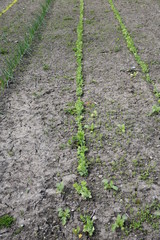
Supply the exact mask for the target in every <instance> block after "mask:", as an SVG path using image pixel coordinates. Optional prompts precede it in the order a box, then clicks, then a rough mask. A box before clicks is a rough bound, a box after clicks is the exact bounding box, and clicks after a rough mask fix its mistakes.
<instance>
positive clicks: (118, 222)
mask: <svg viewBox="0 0 160 240" xmlns="http://www.w3.org/2000/svg"><path fill="white" fill-rule="evenodd" d="M126 220H127V217H126V215H123V216H121V215H120V214H118V216H117V218H116V221H115V223H114V224H112V231H113V232H114V231H115V230H116V229H117V228H120V229H121V230H122V231H124V223H125V221H126Z"/></svg>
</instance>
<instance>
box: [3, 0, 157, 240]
mask: <svg viewBox="0 0 160 240" xmlns="http://www.w3.org/2000/svg"><path fill="white" fill-rule="evenodd" d="M126 2H127V1H122V5H121V4H120V3H119V2H116V6H117V8H120V7H121V8H122V9H123V14H122V9H120V10H121V14H122V15H123V17H124V16H125V17H126V20H128V19H129V16H130V15H129V14H130V13H128V12H127V11H128V9H130V6H129V5H127V3H126ZM138 2H140V1H138ZM148 2H149V1H148ZM125 3H126V4H125ZM123 4H124V5H123ZM136 4H138V3H136ZM136 4H135V5H134V4H133V6H132V11H134V10H133V9H134V6H136ZM124 6H125V7H124ZM124 8H126V12H124V11H125V9H124ZM157 8H159V10H160V6H159V5H157ZM156 13H157V12H155V13H154V14H155V15H156ZM138 14H139V13H138V12H135V14H134V15H133V16H132V18H133V19H132V21H131V22H134V21H133V20H134V18H135V19H138V17H137V16H138ZM144 16H145V17H144V19H147V15H145V12H144ZM157 17H158V15H157ZM78 19H79V1H77V0H76V1H75V0H68V1H67V2H66V1H65V0H60V1H55V3H54V4H53V5H52V8H51V9H50V12H49V14H48V16H47V20H46V24H45V26H44V27H43V29H41V38H40V39H41V41H40V39H37V40H36V42H35V44H34V46H33V52H32V56H30V57H28V58H27V57H26V58H25V60H24V67H23V69H21V66H20V69H19V71H17V73H16V74H15V79H14V83H12V84H10V87H9V89H7V90H6V91H5V92H4V93H3V94H2V95H1V99H0V132H1V135H0V142H1V144H0V181H1V182H0V189H1V196H0V216H1V215H3V214H10V215H12V216H13V217H14V218H16V221H15V223H14V224H13V225H12V227H11V228H9V229H2V230H0V237H1V239H5V240H11V239H13V240H17V239H18V240H19V239H34V240H35V239H37V240H40V239H47V240H48V239H53V240H56V239H57V240H64V239H67V240H72V239H73V240H74V239H77V237H76V236H74V235H73V233H72V229H73V228H75V227H77V226H80V227H81V231H82V223H81V221H80V218H79V216H80V214H84V213H87V214H89V215H92V217H93V219H94V226H95V233H94V235H93V236H92V237H88V236H87V235H86V234H84V233H82V234H83V236H82V239H83V240H85V239H94V240H100V239H101V240H119V239H126V240H129V239H132V240H140V239H145V240H151V239H153V240H159V239H160V236H159V230H158V229H154V228H153V222H155V221H153V222H152V221H151V220H150V221H149V222H146V221H145V222H144V223H143V224H142V227H143V228H142V230H132V231H131V232H130V233H129V235H128V236H127V235H125V233H124V232H123V231H121V230H120V229H117V231H115V232H112V231H111V225H112V224H113V223H114V222H115V219H116V217H117V215H118V214H121V215H123V214H126V215H127V217H128V219H127V221H126V224H125V227H126V228H127V226H129V223H130V222H131V220H132V219H136V217H135V216H136V213H137V211H138V210H139V209H141V210H143V209H145V207H146V206H147V205H151V204H153V203H155V201H156V203H158V204H160V192H159V188H160V174H159V173H160V161H159V156H160V147H159V146H160V143H159V142H160V137H159V131H160V125H159V123H160V117H159V115H157V116H152V117H151V116H149V113H150V112H151V109H152V106H153V105H154V104H156V99H155V97H154V95H153V93H152V89H151V88H150V85H149V84H148V83H146V82H145V81H144V79H143V75H142V73H141V70H140V69H139V67H138V66H137V64H136V62H135V60H134V57H133V56H132V55H131V54H130V52H129V51H128V49H127V47H126V43H125V41H124V39H123V36H122V34H121V32H120V30H119V27H118V26H119V25H118V23H117V21H116V20H115V18H114V14H113V12H112V11H111V10H110V7H109V4H108V3H107V1H103V0H101V1H100V2H97V0H93V1H88V0H85V12H84V51H83V53H84V59H83V73H84V82H85V86H84V96H83V101H84V103H85V106H86V107H85V120H84V125H89V126H90V125H91V124H92V123H94V126H95V129H94V130H93V131H90V130H89V129H88V128H87V129H86V130H85V131H86V144H87V147H88V149H89V152H88V154H87V158H88V161H89V163H90V164H89V176H88V177H87V178H86V179H85V180H86V181H87V185H88V187H89V189H91V192H92V199H91V200H89V201H85V200H83V199H82V198H81V197H79V196H78V195H77V194H76V193H75V190H74V189H73V183H74V182H76V181H77V182H79V181H80V180H82V178H81V177H79V175H78V173H77V170H76V168H77V156H76V148H75V147H74V146H71V147H70V146H69V145H68V140H69V139H70V138H71V137H72V136H73V135H75V133H76V131H77V130H76V123H75V116H71V115H68V114H67V113H66V112H65V109H66V108H67V107H68V103H72V102H75V100H76V85H75V75H76V58H75V53H74V51H73V47H74V46H75V41H76V38H77V35H76V27H77V24H78ZM157 19H158V18H157ZM126 20H125V21H126ZM136 21H138V20H136ZM131 22H130V23H129V24H127V21H126V25H127V27H129V26H130V24H131ZM144 33H146V32H145V30H144ZM137 36H138V34H137ZM156 36H157V35H155V38H156ZM156 43H157V47H158V41H157V42H155V44H156ZM145 49H146V52H147V49H148V45H147V43H146V47H145ZM155 49H156V47H155ZM148 51H149V50H148ZM153 51H154V49H153ZM153 56H154V52H153ZM143 57H144V56H143V55H142V58H143ZM148 58H149V56H148ZM144 60H145V59H144ZM44 66H47V68H48V70H44ZM132 66H135V67H136V71H137V73H138V74H137V75H136V76H135V77H133V76H132V75H131V72H130V69H131V67H132ZM151 74H152V70H151ZM157 75H158V73H157ZM95 110H96V111H97V116H96V115H94V114H93V113H94V111H95ZM119 124H120V125H122V124H125V133H122V132H121V131H120V130H119V127H118V125H119ZM105 178H106V179H108V180H111V179H112V180H113V181H114V184H115V185H116V186H117V187H118V188H119V190H118V192H114V191H113V190H104V188H103V184H102V180H103V179H105ZM61 181H63V182H64V185H65V188H64V193H63V194H62V195H61V194H57V192H56V184H57V183H59V182H61ZM59 207H62V208H66V207H69V208H70V210H71V218H70V220H69V221H68V222H67V225H66V226H65V227H64V226H62V224H61V221H60V219H59V218H58V213H57V211H58V208H59ZM151 210H152V211H151V212H150V214H153V213H154V209H153V208H152V209H151ZM137 221H138V220H137ZM156 221H157V223H160V221H159V219H158V220H156ZM151 223H152V224H151ZM21 226H22V227H21ZM19 229H20V232H19V233H18V234H15V233H16V231H17V230H19Z"/></svg>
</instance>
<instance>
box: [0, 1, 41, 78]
mask: <svg viewBox="0 0 160 240" xmlns="http://www.w3.org/2000/svg"><path fill="white" fill-rule="evenodd" d="M10 3H11V1H2V2H1V3H0V12H1V11H2V10H3V9H5V8H6V7H7V6H8V5H9V4H10ZM43 3H44V0H29V1H17V2H16V3H15V4H14V5H13V6H12V7H11V8H10V9H9V10H8V11H7V12H6V13H4V14H3V15H2V16H1V17H0V26H1V27H0V42H1V46H0V76H1V75H2V69H3V68H4V67H5V61H6V58H10V57H11V56H12V54H14V51H15V49H16V47H17V44H18V42H20V41H22V40H23V38H24V35H25V33H26V32H27V30H28V27H29V26H30V25H31V23H32V22H33V19H34V18H35V16H36V14H37V13H38V12H39V11H40V4H43ZM17 33H18V34H17Z"/></svg>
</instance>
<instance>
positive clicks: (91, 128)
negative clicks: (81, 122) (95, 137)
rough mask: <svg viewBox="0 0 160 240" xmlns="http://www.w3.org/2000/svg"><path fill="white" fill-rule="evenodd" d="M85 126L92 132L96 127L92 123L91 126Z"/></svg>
mask: <svg viewBox="0 0 160 240" xmlns="http://www.w3.org/2000/svg"><path fill="white" fill-rule="evenodd" d="M84 128H86V129H88V130H89V131H90V132H91V133H92V132H93V131H94V129H95V125H94V123H92V124H91V126H89V125H85V126H84Z"/></svg>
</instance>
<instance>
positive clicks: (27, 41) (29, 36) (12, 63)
mask: <svg viewBox="0 0 160 240" xmlns="http://www.w3.org/2000/svg"><path fill="white" fill-rule="evenodd" d="M52 1H53V0H45V3H44V4H43V5H41V11H40V13H39V14H38V15H37V16H36V18H35V20H34V21H33V23H32V24H31V26H30V27H29V28H28V31H27V32H26V34H25V36H24V39H23V40H22V41H20V42H19V43H18V45H17V47H16V49H15V51H14V53H13V55H12V56H11V57H10V58H7V59H6V67H5V69H3V70H2V76H0V89H4V87H5V86H6V85H7V86H8V82H9V80H10V79H12V78H13V76H14V72H15V70H16V68H17V66H18V65H19V63H20V62H21V60H22V58H23V56H24V55H25V54H26V53H27V52H28V51H29V50H30V48H31V45H32V43H33V40H34V38H35V36H36V32H37V30H38V29H39V28H40V26H41V25H42V24H43V21H44V18H45V16H46V14H47V12H48V10H49V7H50V4H51V3H52Z"/></svg>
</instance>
